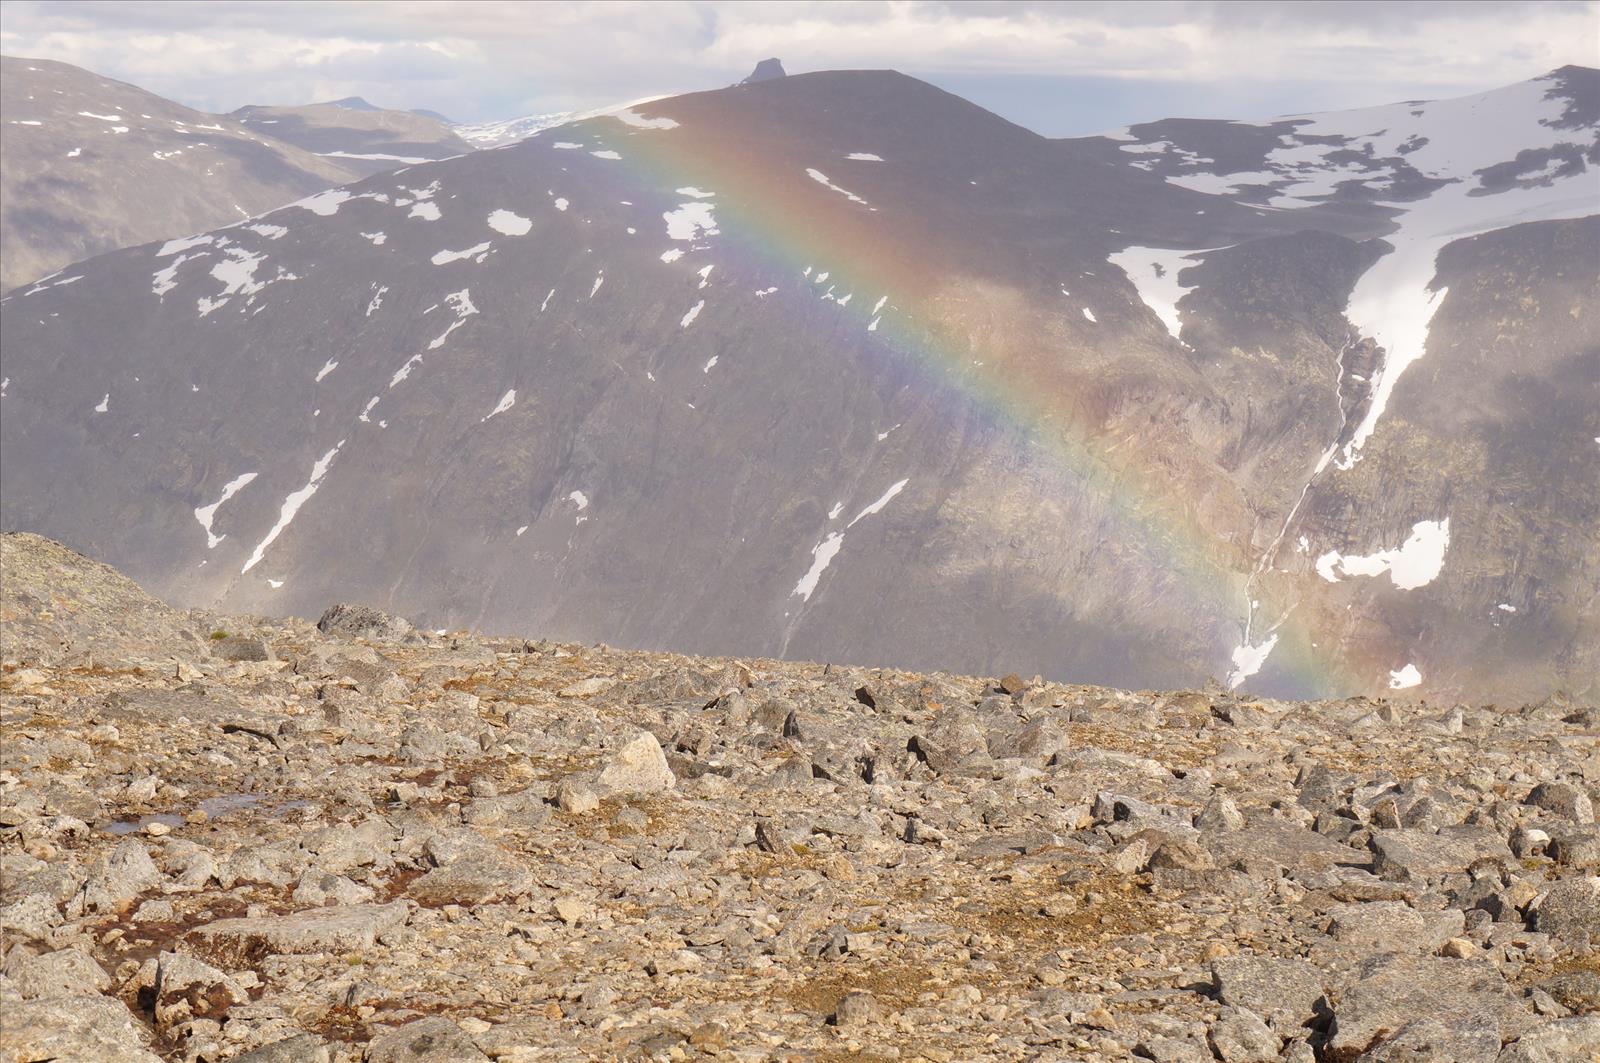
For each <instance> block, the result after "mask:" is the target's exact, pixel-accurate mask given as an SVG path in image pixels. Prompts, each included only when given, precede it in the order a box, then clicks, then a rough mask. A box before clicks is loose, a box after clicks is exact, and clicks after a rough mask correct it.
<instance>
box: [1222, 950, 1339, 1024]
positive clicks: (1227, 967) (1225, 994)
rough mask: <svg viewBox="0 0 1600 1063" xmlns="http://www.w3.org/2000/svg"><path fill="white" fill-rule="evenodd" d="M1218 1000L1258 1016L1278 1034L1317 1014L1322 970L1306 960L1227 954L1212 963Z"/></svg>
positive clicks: (1321, 996)
mask: <svg viewBox="0 0 1600 1063" xmlns="http://www.w3.org/2000/svg"><path fill="white" fill-rule="evenodd" d="M1211 977H1212V981H1213V983H1214V985H1215V987H1216V995H1217V999H1218V1000H1220V1001H1222V1002H1223V1003H1224V1004H1228V1005H1231V1006H1234V1007H1239V1008H1246V1009H1248V1010H1250V1011H1251V1012H1253V1013H1255V1014H1257V1015H1260V1016H1261V1017H1262V1018H1263V1019H1265V1020H1266V1021H1267V1023H1268V1024H1269V1025H1270V1026H1271V1027H1272V1028H1273V1029H1274V1030H1276V1031H1278V1032H1279V1033H1280V1034H1285V1033H1288V1032H1291V1031H1294V1030H1297V1029H1298V1028H1300V1027H1301V1026H1304V1025H1306V1024H1307V1023H1309V1022H1311V1021H1312V1020H1313V1019H1314V1018H1316V1016H1317V1012H1318V1008H1319V1005H1320V1004H1321V1003H1322V1002H1323V1000H1324V997H1325V995H1326V993H1327V986H1326V984H1325V981H1324V977H1323V974H1322V972H1321V971H1319V970H1318V969H1317V968H1316V967H1315V966H1313V965H1312V964H1310V963H1307V962H1306V961H1305V960H1299V959H1292V958H1285V957H1278V956H1228V957H1225V958H1223V959H1220V960H1216V961H1214V962H1213V963H1212V964H1211Z"/></svg>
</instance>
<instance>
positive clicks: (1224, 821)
mask: <svg viewBox="0 0 1600 1063" xmlns="http://www.w3.org/2000/svg"><path fill="white" fill-rule="evenodd" d="M1194 825H1195V829H1196V830H1202V831H1232V830H1243V829H1244V815H1243V813H1241V812H1240V811H1239V806H1238V805H1236V804H1235V803H1234V801H1233V798H1231V797H1229V796H1228V795H1227V794H1217V795H1215V796H1214V797H1212V798H1211V800H1210V801H1207V802H1206V807H1205V808H1202V809H1201V810H1200V812H1199V814H1198V815H1196V816H1195V817H1194Z"/></svg>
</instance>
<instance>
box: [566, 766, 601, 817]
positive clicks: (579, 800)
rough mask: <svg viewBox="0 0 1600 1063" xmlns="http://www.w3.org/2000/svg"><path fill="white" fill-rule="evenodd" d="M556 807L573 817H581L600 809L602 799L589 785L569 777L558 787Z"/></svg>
mask: <svg viewBox="0 0 1600 1063" xmlns="http://www.w3.org/2000/svg"><path fill="white" fill-rule="evenodd" d="M556 807H557V808H559V809H561V811H563V812H565V813H567V814H568V815H571V816H581V815H583V814H585V813H587V812H593V811H594V810H595V809H597V808H599V807H600V798H599V797H597V796H595V792H594V790H592V789H590V787H589V785H588V784H587V783H585V782H583V781H582V780H581V779H578V778H576V777H574V776H571V775H569V776H567V777H566V778H565V779H562V780H561V782H560V783H559V784H558V785H557V786H556Z"/></svg>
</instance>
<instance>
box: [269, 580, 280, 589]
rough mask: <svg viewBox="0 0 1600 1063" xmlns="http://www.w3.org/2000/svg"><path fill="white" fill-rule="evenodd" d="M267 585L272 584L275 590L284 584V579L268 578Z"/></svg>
mask: <svg viewBox="0 0 1600 1063" xmlns="http://www.w3.org/2000/svg"><path fill="white" fill-rule="evenodd" d="M267 585H268V586H270V587H271V588H272V589H273V590H277V589H278V588H279V587H281V586H283V580H281V579H268V580H267Z"/></svg>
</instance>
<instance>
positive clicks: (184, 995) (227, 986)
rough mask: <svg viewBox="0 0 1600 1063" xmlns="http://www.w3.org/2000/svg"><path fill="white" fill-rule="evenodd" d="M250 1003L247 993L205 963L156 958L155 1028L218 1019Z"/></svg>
mask: <svg viewBox="0 0 1600 1063" xmlns="http://www.w3.org/2000/svg"><path fill="white" fill-rule="evenodd" d="M249 1001H250V994H249V993H247V992H246V991H245V990H244V988H243V987H242V986H240V985H239V984H238V983H237V982H235V981H234V980H233V979H232V978H229V977H228V976H227V975H226V974H224V973H223V972H222V971H219V970H218V969H217V968H215V967H213V966H211V965H210V964H208V963H204V962H202V961H200V960H197V959H195V958H194V957H193V956H186V955H183V954H182V953H176V952H163V953H161V955H160V956H158V957H156V983H155V1000H154V1003H153V1006H152V1010H153V1013H154V1015H155V1020H156V1023H157V1025H160V1026H173V1025H176V1024H178V1023H180V1022H183V1021H185V1020H187V1019H194V1018H202V1019H216V1018H221V1017H222V1016H223V1015H225V1014H227V1012H228V1009H229V1008H232V1007H233V1006H234V1005H236V1004H246V1003H249Z"/></svg>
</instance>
